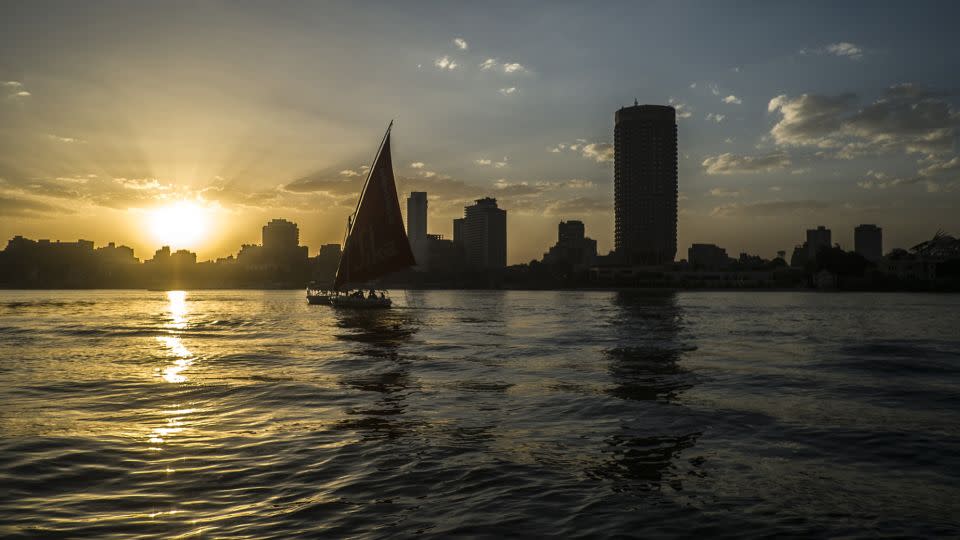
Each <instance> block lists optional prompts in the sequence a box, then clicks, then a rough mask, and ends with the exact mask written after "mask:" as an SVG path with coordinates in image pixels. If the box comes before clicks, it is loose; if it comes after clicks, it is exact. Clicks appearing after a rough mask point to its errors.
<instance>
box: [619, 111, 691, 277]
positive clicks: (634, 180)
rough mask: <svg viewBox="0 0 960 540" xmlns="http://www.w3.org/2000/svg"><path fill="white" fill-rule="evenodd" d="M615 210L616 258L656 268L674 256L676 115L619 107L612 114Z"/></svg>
mask: <svg viewBox="0 0 960 540" xmlns="http://www.w3.org/2000/svg"><path fill="white" fill-rule="evenodd" d="M614 120H615V127H614V132H613V138H614V152H615V153H614V169H613V171H614V172H613V176H614V211H615V214H616V222H615V227H614V230H615V239H614V240H615V246H616V251H617V254H618V256H619V257H620V258H621V260H623V261H624V262H627V263H631V264H650V265H659V264H667V263H670V262H673V259H674V257H676V255H677V111H676V110H675V109H674V108H673V107H670V106H667V105H636V104H635V105H634V106H633V107H623V108H622V109H620V110H618V111H617V113H616V115H615V118H614Z"/></svg>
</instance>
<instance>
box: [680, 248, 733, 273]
mask: <svg viewBox="0 0 960 540" xmlns="http://www.w3.org/2000/svg"><path fill="white" fill-rule="evenodd" d="M687 262H688V263H690V266H691V267H693V269H694V270H719V269H721V268H723V267H725V266H727V265H729V264H730V257H728V256H727V250H725V249H723V248H722V247H719V246H717V245H714V244H693V245H691V246H690V248H689V249H687Z"/></svg>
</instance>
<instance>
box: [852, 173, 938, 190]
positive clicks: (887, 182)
mask: <svg viewBox="0 0 960 540" xmlns="http://www.w3.org/2000/svg"><path fill="white" fill-rule="evenodd" d="M865 176H866V178H864V179H863V180H860V181H859V182H857V186H859V187H861V188H863V189H887V188H892V187H896V186H901V185H910V184H918V183H921V182H924V181H925V180H924V179H923V178H920V177H907V178H904V177H892V176H890V175H889V174H887V173H885V172H882V171H874V170H869V171H867V173H866V175H865Z"/></svg>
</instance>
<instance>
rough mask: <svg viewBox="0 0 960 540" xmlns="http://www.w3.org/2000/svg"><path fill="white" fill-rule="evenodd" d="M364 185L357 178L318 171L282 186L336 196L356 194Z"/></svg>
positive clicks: (297, 190)
mask: <svg viewBox="0 0 960 540" xmlns="http://www.w3.org/2000/svg"><path fill="white" fill-rule="evenodd" d="M362 187H363V185H362V182H361V181H359V180H357V179H350V177H349V176H348V177H347V178H346V179H344V178H341V177H336V176H332V175H329V174H325V173H316V174H312V175H309V176H304V177H302V178H298V179H296V180H294V181H292V182H290V183H288V184H286V185H284V186H283V187H282V189H283V190H284V191H290V192H294V193H312V192H323V193H328V194H330V195H334V196H345V195H356V194H358V193H360V189H361V188H362Z"/></svg>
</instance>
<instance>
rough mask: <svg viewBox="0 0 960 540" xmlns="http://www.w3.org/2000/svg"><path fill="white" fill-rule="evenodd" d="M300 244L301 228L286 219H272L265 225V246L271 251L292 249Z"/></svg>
mask: <svg viewBox="0 0 960 540" xmlns="http://www.w3.org/2000/svg"><path fill="white" fill-rule="evenodd" d="M299 245H300V229H298V228H297V224H296V223H292V222H290V221H287V220H285V219H272V220H270V223H267V224H266V225H264V226H263V247H264V249H266V250H269V251H277V252H280V251H292V250H295V249H297V247H298V246H299Z"/></svg>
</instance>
